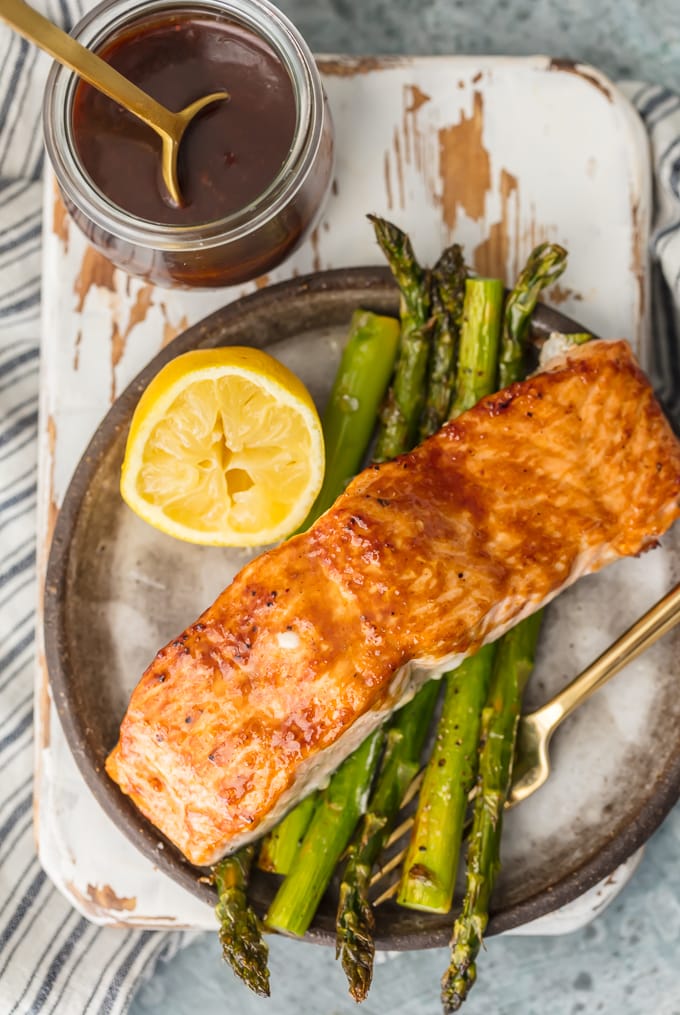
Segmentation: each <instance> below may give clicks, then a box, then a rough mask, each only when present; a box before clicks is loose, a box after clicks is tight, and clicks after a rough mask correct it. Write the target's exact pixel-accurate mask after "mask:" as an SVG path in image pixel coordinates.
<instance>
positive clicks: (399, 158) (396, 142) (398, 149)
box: [392, 127, 406, 208]
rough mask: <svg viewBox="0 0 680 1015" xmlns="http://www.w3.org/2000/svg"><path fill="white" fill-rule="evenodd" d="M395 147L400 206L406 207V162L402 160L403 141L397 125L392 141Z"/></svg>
mask: <svg viewBox="0 0 680 1015" xmlns="http://www.w3.org/2000/svg"><path fill="white" fill-rule="evenodd" d="M392 146H393V148H394V165H395V169H396V176H397V188H398V190H399V207H400V208H404V207H405V205H406V193H405V191H404V163H403V162H402V156H401V141H400V140H399V131H398V130H397V128H396V127H395V129H394V139H393V141H392Z"/></svg>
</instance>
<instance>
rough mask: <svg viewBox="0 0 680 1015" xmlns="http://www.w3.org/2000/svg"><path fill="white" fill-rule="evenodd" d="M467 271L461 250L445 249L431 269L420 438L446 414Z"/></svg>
mask: <svg viewBox="0 0 680 1015" xmlns="http://www.w3.org/2000/svg"><path fill="white" fill-rule="evenodd" d="M466 277H467V270H466V268H465V262H464V260H463V251H462V248H461V247H460V246H459V245H458V244H457V243H454V244H453V245H452V246H450V247H447V249H446V250H445V251H444V253H443V254H442V255H441V257H440V258H439V260H438V261H437V263H436V265H435V266H434V268H433V270H432V320H433V336H432V351H431V355H430V363H429V368H428V376H427V386H426V393H425V408H424V409H423V414H422V416H421V419H420V439H421V440H424V439H425V438H426V437H429V436H430V434H433V433H434V432H435V431H436V430H438V429H439V427H440V426H441V425H442V423H443V422H444V420H445V419H446V416H447V414H448V411H449V405H450V403H451V391H452V389H453V382H454V378H455V370H456V356H457V352H458V338H459V335H460V329H461V326H462V324H463V300H464V296H465V279H466Z"/></svg>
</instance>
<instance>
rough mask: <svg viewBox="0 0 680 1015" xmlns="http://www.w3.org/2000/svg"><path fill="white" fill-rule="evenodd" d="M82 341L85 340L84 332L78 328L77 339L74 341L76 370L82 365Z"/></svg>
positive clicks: (74, 364) (74, 367) (74, 365)
mask: <svg viewBox="0 0 680 1015" xmlns="http://www.w3.org/2000/svg"><path fill="white" fill-rule="evenodd" d="M82 341H83V333H82V331H81V330H80V328H78V333H77V335H76V340H75V342H74V343H73V369H74V371H76V370H77V369H78V367H79V366H80V345H81V342H82Z"/></svg>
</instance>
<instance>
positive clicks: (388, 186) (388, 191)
mask: <svg viewBox="0 0 680 1015" xmlns="http://www.w3.org/2000/svg"><path fill="white" fill-rule="evenodd" d="M383 172H384V175H385V197H386V199H387V208H388V210H389V211H391V210H392V208H393V207H394V198H393V196H392V173H391V169H390V153H389V152H385V161H384V167H383Z"/></svg>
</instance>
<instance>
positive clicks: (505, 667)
mask: <svg viewBox="0 0 680 1015" xmlns="http://www.w3.org/2000/svg"><path fill="white" fill-rule="evenodd" d="M566 257H567V254H566V251H565V250H564V249H563V248H562V247H558V246H557V245H556V244H542V245H541V246H539V247H536V248H535V250H534V251H532V253H531V255H530V257H529V260H528V261H527V264H526V266H525V268H524V270H523V271H522V272H521V274H520V276H519V278H518V279H517V282H516V284H515V288H514V289H513V291H512V292H511V294H510V296H509V297H508V301H507V304H506V309H505V317H504V324H503V337H502V340H501V371H500V376H501V380H502V384H503V385H504V386H506V385H508V384H512V383H514V382H515V381H518V380H520V379H521V378H522V376H523V375H524V346H525V343H526V337H527V333H528V327H529V320H530V317H531V314H532V313H533V310H534V308H535V306H536V302H537V300H538V297H539V295H540V292H541V290H542V289H543V288H545V286H546V285H549V284H550V283H551V282H553V281H554V280H555V279H556V278H557V277H558V276H559V275H560V274H561V273H562V271H563V270H564V268H565V267H566ZM581 340H582V336H579V337H578V338H576V342H579V341H581ZM541 619H542V611H539V613H536V614H534V615H533V616H532V617H529V618H527V619H526V620H524V621H522V622H521V623H520V624H518V625H517V627H515V628H514V629H513V630H512V631H509V632H508V634H506V635H505V636H504V637H503V638H502V639H501V641H500V644H499V648H498V654H497V657H496V663H495V666H494V672H493V677H492V684H491V688H490V691H489V696H488V699H487V704H486V707H485V709H484V713H483V716H482V738H481V743H482V750H481V756H480V764H479V786H478V788H479V793H478V796H477V797H476V798H475V802H474V805H473V828H472V835H471V838H470V845H469V847H468V855H467V871H466V889H465V898H464V901H463V909H462V912H461V915H460V916H459V917H458V919H457V920H456V923H455V925H454V928H453V936H452V939H451V963H450V965H449V968H448V969H447V971H446V973H445V974H444V976H443V978H442V1004H443V1007H444V1011H445V1012H447V1013H448V1012H453V1011H457V1010H458V1008H459V1007H460V1005H461V1004H462V1003H463V1001H464V1000H465V998H466V997H467V994H468V991H469V990H470V988H471V987H472V986H473V984H474V982H475V979H476V966H475V959H476V957H477V955H478V953H479V949H480V947H481V944H482V939H483V935H484V931H485V930H486V925H487V922H488V919H489V900H490V898H491V893H492V891H493V886H494V883H495V880H496V876H497V873H498V866H499V856H500V839H501V828H502V814H503V805H504V804H505V798H506V796H507V792H508V787H509V785H510V779H511V776H512V759H513V757H514V753H515V736H516V730H517V721H518V719H519V713H520V708H521V702H522V694H523V691H524V687H525V685H526V682H527V680H528V679H529V675H530V673H531V670H532V668H533V659H534V653H535V649H536V642H537V640H538V635H539V631H540V627H541Z"/></svg>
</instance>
